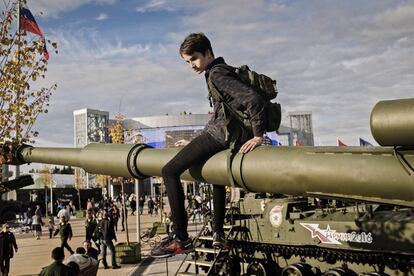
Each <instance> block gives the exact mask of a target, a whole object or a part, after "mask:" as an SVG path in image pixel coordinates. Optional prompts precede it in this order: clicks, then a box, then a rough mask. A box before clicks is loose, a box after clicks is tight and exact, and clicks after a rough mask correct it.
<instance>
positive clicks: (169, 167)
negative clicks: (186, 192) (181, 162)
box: [161, 162, 180, 178]
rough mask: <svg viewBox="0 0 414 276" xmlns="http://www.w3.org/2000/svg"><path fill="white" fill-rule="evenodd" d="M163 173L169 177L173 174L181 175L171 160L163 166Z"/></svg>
mask: <svg viewBox="0 0 414 276" xmlns="http://www.w3.org/2000/svg"><path fill="white" fill-rule="evenodd" d="M161 174H162V176H163V177H164V178H166V177H169V176H170V177H171V176H177V175H178V176H179V175H180V173H179V171H178V169H177V168H176V167H175V165H174V164H173V163H171V162H169V163H167V164H166V165H165V166H164V167H162V169H161Z"/></svg>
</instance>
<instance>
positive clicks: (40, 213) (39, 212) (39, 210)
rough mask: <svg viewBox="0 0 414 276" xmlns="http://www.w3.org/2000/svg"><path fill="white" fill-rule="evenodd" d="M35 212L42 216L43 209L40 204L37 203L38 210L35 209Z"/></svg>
mask: <svg viewBox="0 0 414 276" xmlns="http://www.w3.org/2000/svg"><path fill="white" fill-rule="evenodd" d="M34 214H35V215H37V216H40V217H41V216H42V210H41V209H40V205H39V204H37V205H36V210H35V213H34Z"/></svg>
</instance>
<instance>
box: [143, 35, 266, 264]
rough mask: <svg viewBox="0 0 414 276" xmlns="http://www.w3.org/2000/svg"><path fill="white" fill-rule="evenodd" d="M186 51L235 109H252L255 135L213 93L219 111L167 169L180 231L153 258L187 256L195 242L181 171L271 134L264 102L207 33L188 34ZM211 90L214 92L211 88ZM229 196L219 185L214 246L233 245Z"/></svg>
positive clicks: (169, 192)
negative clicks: (227, 224) (227, 223)
mask: <svg viewBox="0 0 414 276" xmlns="http://www.w3.org/2000/svg"><path fill="white" fill-rule="evenodd" d="M180 55H181V57H182V58H183V59H184V60H185V61H186V62H187V63H188V65H189V66H190V67H191V69H193V70H194V72H196V73H198V74H201V73H203V72H204V76H205V79H206V81H207V86H208V83H209V81H210V83H212V84H213V85H214V86H215V87H216V89H217V90H218V91H220V92H221V93H222V95H223V97H224V99H225V101H226V103H227V104H228V105H230V106H231V107H232V108H234V109H238V108H239V107H240V106H243V107H244V108H245V109H246V110H247V112H248V113H249V115H250V118H251V124H252V133H251V132H250V133H246V130H245V129H244V127H243V126H241V125H240V123H238V121H237V120H235V119H232V118H231V117H229V116H228V115H229V114H227V111H225V107H224V105H223V104H221V103H220V102H219V101H218V100H217V99H215V98H213V97H210V105H212V107H213V109H214V114H213V115H212V117H211V119H210V121H209V122H208V123H207V125H206V127H205V129H204V131H203V132H202V133H201V134H200V135H199V136H198V137H196V138H195V139H194V140H192V141H191V142H189V141H187V140H180V141H178V142H176V143H175V146H184V148H183V149H182V150H181V151H180V152H178V153H177V155H176V156H174V157H173V158H172V159H171V160H170V161H169V162H168V163H167V164H166V165H165V166H164V167H163V169H162V176H163V178H164V182H165V186H166V189H167V195H168V200H169V203H170V207H171V213H172V222H173V225H174V232H175V235H170V236H169V237H168V238H166V239H165V240H163V241H162V242H161V243H160V244H159V245H158V246H157V247H155V248H154V249H153V250H152V251H151V254H152V256H153V257H169V256H173V255H176V254H186V253H189V252H190V251H192V250H193V244H192V240H191V238H189V235H188V232H187V224H188V221H187V213H186V211H185V207H184V199H185V198H184V192H183V188H182V186H181V181H180V175H181V174H182V173H183V172H184V171H185V170H187V169H189V168H190V167H192V166H194V165H196V164H199V163H201V162H203V161H205V160H207V159H208V158H209V157H211V156H213V155H214V154H216V153H217V152H219V151H222V150H225V149H227V148H229V147H230V145H235V146H236V147H237V148H239V151H240V152H241V153H247V152H249V151H251V150H253V149H254V148H255V147H257V146H259V145H260V144H261V143H262V141H263V134H264V132H265V102H264V100H263V99H262V98H261V97H260V96H259V95H258V94H257V93H255V92H254V91H252V88H251V87H250V86H248V85H246V84H245V83H243V82H242V81H241V80H240V78H239V77H238V76H237V75H236V74H235V72H234V71H233V70H231V68H230V67H229V66H227V65H226V63H225V62H224V59H223V58H222V57H218V58H215V57H214V53H213V49H212V47H211V44H210V41H209V39H208V38H207V37H206V36H205V35H204V34H203V33H193V34H190V35H188V36H187V37H186V38H185V40H184V42H183V43H182V44H181V47H180ZM208 89H209V92H210V87H208ZM209 95H211V93H209ZM229 118H230V120H229ZM213 184H214V183H213ZM225 196H226V191H225V187H224V186H220V185H214V188H213V206H214V234H213V246H214V247H218V248H227V247H228V246H227V243H226V241H225V236H224V231H223V223H224V215H225Z"/></svg>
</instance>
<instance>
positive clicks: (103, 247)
mask: <svg viewBox="0 0 414 276" xmlns="http://www.w3.org/2000/svg"><path fill="white" fill-rule="evenodd" d="M106 248H109V250H110V251H111V254H112V266H116V261H115V246H114V244H113V243H112V241H106V240H101V252H102V264H103V266H105V267H106V266H108V264H107V262H106Z"/></svg>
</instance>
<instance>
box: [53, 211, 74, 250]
mask: <svg viewBox="0 0 414 276" xmlns="http://www.w3.org/2000/svg"><path fill="white" fill-rule="evenodd" d="M57 234H59V236H60V241H61V244H60V247H61V248H62V249H63V248H66V249H67V250H68V251H69V253H70V254H71V255H72V254H73V253H74V252H73V250H72V248H71V247H70V246H69V244H68V240H69V241H70V240H71V239H72V235H73V233H72V226H71V225H70V223H69V222H66V218H65V216H61V217H60V223H59V225H58V228H57V229H56V231H55V233H54V236H56V235H57Z"/></svg>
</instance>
